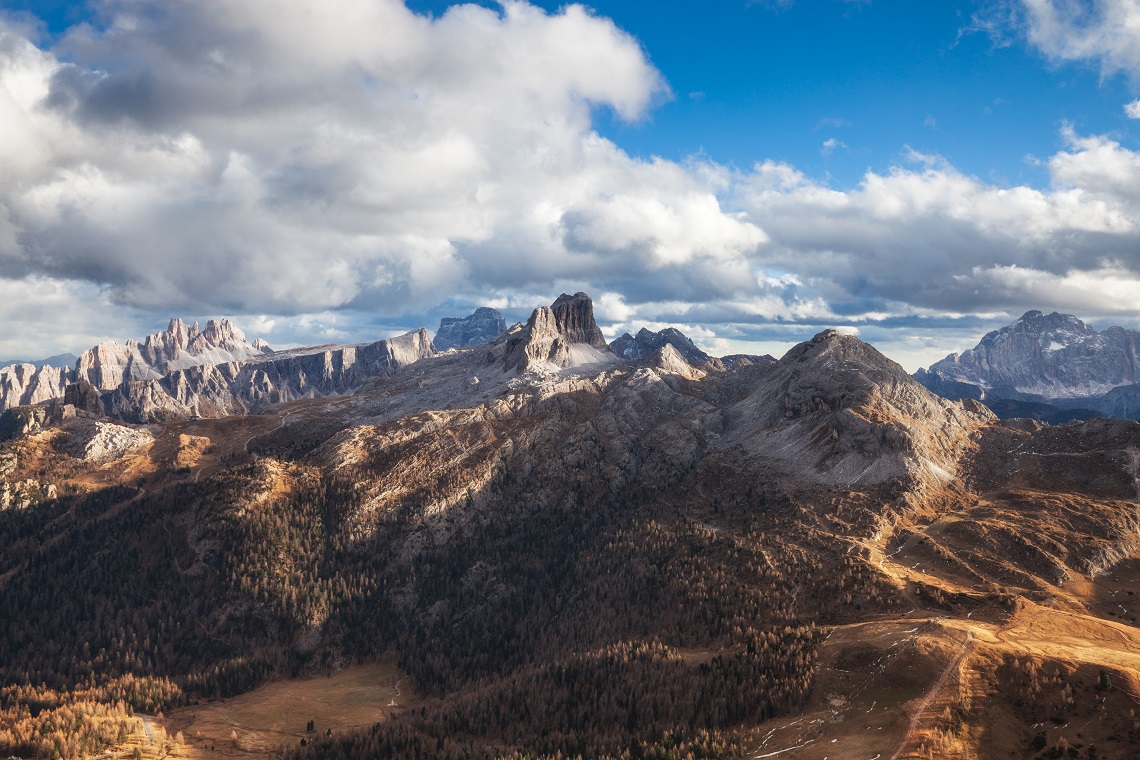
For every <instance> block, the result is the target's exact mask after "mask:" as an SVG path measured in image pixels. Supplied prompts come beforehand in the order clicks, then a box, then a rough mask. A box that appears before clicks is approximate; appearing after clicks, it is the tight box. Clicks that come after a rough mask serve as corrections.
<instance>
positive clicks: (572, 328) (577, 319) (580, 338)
mask: <svg viewBox="0 0 1140 760" xmlns="http://www.w3.org/2000/svg"><path fill="white" fill-rule="evenodd" d="M550 312H551V314H552V315H553V317H554V322H555V326H556V328H557V330H558V332H559V334H560V335H562V336H563V337H565V338H566V340H568V341H570V342H571V343H584V344H586V345H588V346H594V347H595V348H605V345H606V339H605V337H604V336H603V335H602V331H601V330H600V329H598V325H597V323H596V322H594V302H593V301H592V300H591V299H590V297H589V296H588V295H586V294H585V293H581V292H579V293H575V294H574V295H572V296H571V295H567V294H565V293H563V294H562V295H560V296H558V298H557V299H555V301H554V303H553V304H551V305H550Z"/></svg>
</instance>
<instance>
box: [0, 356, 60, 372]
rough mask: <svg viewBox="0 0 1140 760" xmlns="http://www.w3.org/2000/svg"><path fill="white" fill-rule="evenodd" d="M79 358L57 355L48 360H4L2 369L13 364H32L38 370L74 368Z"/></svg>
mask: <svg viewBox="0 0 1140 760" xmlns="http://www.w3.org/2000/svg"><path fill="white" fill-rule="evenodd" d="M78 359H79V357H78V356H76V355H75V354H55V355H54V356H49V357H47V358H46V359H2V360H0V367H10V366H12V365H13V364H30V365H32V366H33V367H35V368H36V369H42V368H44V367H74V366H75V362H76V361H78Z"/></svg>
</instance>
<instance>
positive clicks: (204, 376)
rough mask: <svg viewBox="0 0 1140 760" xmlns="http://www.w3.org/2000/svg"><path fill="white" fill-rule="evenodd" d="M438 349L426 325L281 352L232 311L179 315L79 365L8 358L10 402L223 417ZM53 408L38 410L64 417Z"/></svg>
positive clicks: (151, 417)
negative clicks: (255, 336)
mask: <svg viewBox="0 0 1140 760" xmlns="http://www.w3.org/2000/svg"><path fill="white" fill-rule="evenodd" d="M434 353H435V348H434V346H433V345H432V341H431V339H430V338H429V337H428V334H427V331H426V330H423V329H419V330H413V331H412V332H410V333H408V334H406V335H402V336H399V337H396V338H391V339H389V340H381V341H377V342H375V343H369V344H363V345H354V346H318V347H315V348H309V349H293V350H290V351H283V352H274V351H273V350H272V349H270V348H269V346H268V345H266V344H265V342H264V341H261V340H257V341H254V342H253V343H250V342H249V341H247V340H246V337H245V335H244V334H243V333H242V332H241V330H239V329H238V328H237V327H236V326H235V325H234V324H233V323H232V322H231V321H229V320H228V319H221V320H216V321H215V320H210V321H209V322H207V323H206V327H205V329H201V330H200V329H199V328H198V325H197V323H195V324H193V325H190V326H187V325H186V324H185V323H184V322H182V321H181V320H179V319H172V320H170V325H169V326H168V327H167V329H166V330H164V331H162V332H159V333H155V334H153V335H150V336H148V337H147V338H146V339H145V340H144V341H142V342H136V341H127V342H126V343H117V342H115V341H105V342H103V343H100V344H99V345H98V346H95V347H94V348H92V349H89V350H87V351H84V352H83V353H82V354H81V355H80V357H79V359H78V360H77V362H76V367H75V369H74V370H68V369H56V368H52V367H44V368H42V369H39V370H37V369H35V367H33V366H32V365H30V364H22V365H14V366H12V367H5V368H4V369H3V370H0V402H2V404H3V408H8V409H10V408H14V407H17V406H31V405H35V404H40V403H42V402H47V401H53V404H54V405H55V406H58V407H60V409H62V410H63V411H65V412H66V411H67V410H69V409H70V410H71V415H72V416H74V414H75V413H76V412H81V413H85V414H87V415H101V414H106V415H108V416H111V417H116V418H118V419H122V420H126V421H130V422H136V423H148V422H154V421H159V420H171V419H184V418H187V417H219V416H225V415H230V414H245V413H247V412H250V411H255V410H260V409H262V408H264V407H266V406H270V405H273V404H277V403H280V402H282V401H289V400H293V399H298V398H307V397H313V396H322V395H336V394H344V393H348V392H351V391H352V390H353V389H354V388H356V387H357V386H359V385H360V384H361V383H363V382H365V381H367V380H369V379H371V378H375V377H379V376H383V375H386V374H390V373H392V372H394V371H396V370H398V369H399V368H400V367H403V366H406V365H407V364H411V363H412V362H414V361H417V360H419V359H421V358H423V357H424V356H430V355H432V354H434ZM60 399H62V403H60ZM45 414H46V416H45V415H39V416H38V417H36V419H39V418H40V417H43V418H44V419H54V418H56V417H59V416H60V415H58V414H55V413H54V412H52V411H51V410H47V411H46V412H45ZM25 417H27V415H25ZM21 419H23V418H21ZM29 419H31V418H29ZM8 427H13V425H9V426H8ZM17 427H20V426H17ZM22 427H27V426H26V425H23V426H22Z"/></svg>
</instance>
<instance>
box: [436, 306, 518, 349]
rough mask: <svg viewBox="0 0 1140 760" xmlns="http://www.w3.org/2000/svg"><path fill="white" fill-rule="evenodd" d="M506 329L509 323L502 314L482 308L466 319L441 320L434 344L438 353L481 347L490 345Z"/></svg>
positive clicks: (449, 318)
mask: <svg viewBox="0 0 1140 760" xmlns="http://www.w3.org/2000/svg"><path fill="white" fill-rule="evenodd" d="M506 329H507V323H506V322H505V321H503V315H502V314H500V313H499V312H498V311H496V310H495V309H492V308H489V307H487V306H482V307H480V308H478V309H476V310H475V311H474V312H473V313H472V314H470V315H468V316H466V317H462V318H457V317H444V318H443V319H441V320H439V330H438V331H437V332H436V334H435V338H433V339H432V342H433V343H434V344H435V348H436V350H437V351H446V350H447V349H449V348H462V347H464V346H480V345H483V344H484V343H490V342H491V341H493V340H494V339H495V338H497V337H499V336H500V335H502V334H503V332H504V331H505V330H506Z"/></svg>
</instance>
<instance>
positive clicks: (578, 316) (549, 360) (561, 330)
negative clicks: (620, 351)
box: [504, 293, 613, 372]
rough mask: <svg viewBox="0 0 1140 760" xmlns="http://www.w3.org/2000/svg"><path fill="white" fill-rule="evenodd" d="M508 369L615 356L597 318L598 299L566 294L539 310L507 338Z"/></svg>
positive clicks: (605, 359)
mask: <svg viewBox="0 0 1140 760" xmlns="http://www.w3.org/2000/svg"><path fill="white" fill-rule="evenodd" d="M505 355H506V358H505V361H504V364H505V366H506V368H507V369H514V370H517V371H519V372H526V371H549V370H558V369H564V368H566V367H577V366H583V365H589V364H603V363H606V362H609V361H611V360H612V359H613V354H612V353H610V352H609V350H608V349H607V348H606V339H605V337H604V336H603V335H602V331H601V330H600V329H599V328H598V325H597V323H596V322H595V321H594V302H593V301H592V300H590V297H589V296H588V295H586V294H585V293H575V294H574V295H572V296H571V295H567V294H565V293H563V294H562V295H560V296H559V297H558V298H557V299H556V300H555V301H554V303H553V304H551V305H550V306H540V307H539V308H537V309H535V310H534V312H533V313H532V314H531V315H530V319H529V320H527V323H526V326H525V327H524V328H523V329H522V330H520V331H518V332H513V333H512V334H511V335H509V336H508V337H507V340H506V344H505Z"/></svg>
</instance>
